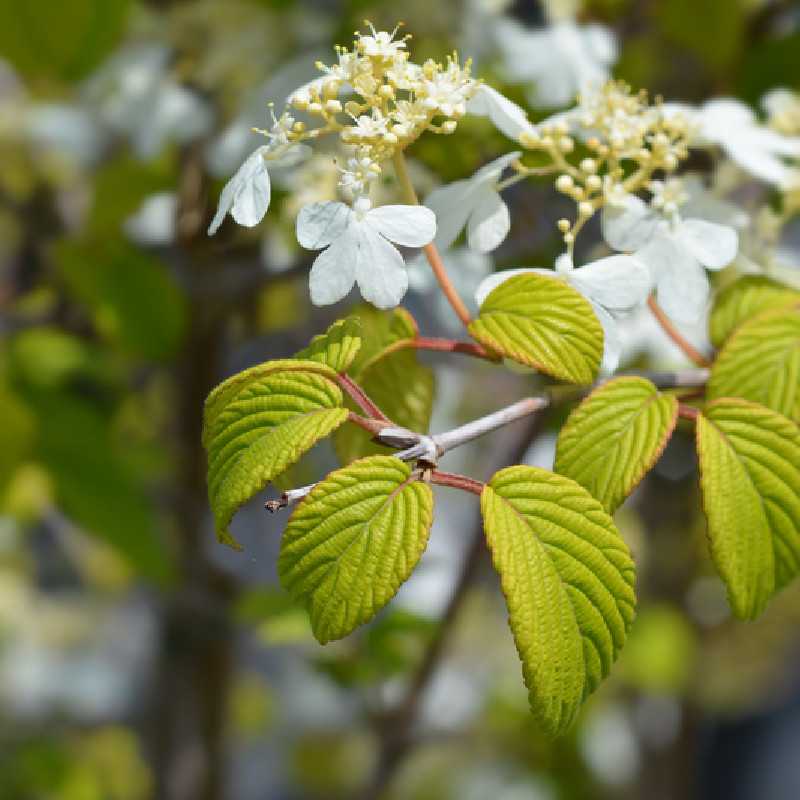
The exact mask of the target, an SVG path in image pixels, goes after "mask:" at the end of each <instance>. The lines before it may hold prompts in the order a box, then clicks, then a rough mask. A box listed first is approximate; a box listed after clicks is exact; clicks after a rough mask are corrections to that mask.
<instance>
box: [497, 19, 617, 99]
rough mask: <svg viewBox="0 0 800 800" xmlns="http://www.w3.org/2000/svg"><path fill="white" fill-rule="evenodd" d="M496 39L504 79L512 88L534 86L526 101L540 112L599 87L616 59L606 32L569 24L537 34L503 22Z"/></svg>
mask: <svg viewBox="0 0 800 800" xmlns="http://www.w3.org/2000/svg"><path fill="white" fill-rule="evenodd" d="M496 36H497V42H498V45H499V46H500V48H501V50H502V53H503V58H504V69H505V73H506V76H507V77H508V79H509V80H510V81H512V82H519V83H529V82H532V84H533V85H532V87H531V90H530V92H529V93H528V98H529V100H530V102H531V104H532V105H533V106H536V107H538V108H558V107H560V106H565V105H568V104H569V103H572V102H573V101H574V100H575V96H576V95H577V94H578V93H579V92H580V91H581V90H583V89H585V88H587V87H599V86H600V85H602V84H603V83H605V82H606V81H607V80H608V78H609V75H610V67H611V65H612V64H613V63H614V61H616V58H617V44H616V40H615V39H614V36H613V34H612V33H611V32H610V31H609V30H608V29H607V28H605V27H603V26H602V25H584V26H578V25H576V24H575V21H574V20H572V19H561V20H558V21H556V22H555V23H554V24H553V25H550V26H549V27H547V28H541V29H538V30H528V29H526V28H524V27H523V26H522V25H520V24H519V23H518V22H516V21H514V20H511V19H502V20H499V21H498V22H497V28H496Z"/></svg>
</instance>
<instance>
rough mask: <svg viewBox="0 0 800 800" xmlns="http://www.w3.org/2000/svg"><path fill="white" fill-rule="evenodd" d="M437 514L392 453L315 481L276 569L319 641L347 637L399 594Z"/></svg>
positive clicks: (424, 486)
mask: <svg viewBox="0 0 800 800" xmlns="http://www.w3.org/2000/svg"><path fill="white" fill-rule="evenodd" d="M432 519H433V494H432V492H431V489H430V487H429V486H428V485H427V484H425V483H421V482H420V481H419V480H418V478H416V477H415V476H414V475H413V474H412V471H411V467H409V466H408V464H405V463H403V462H402V461H399V460H398V459H396V458H393V457H391V456H371V457H369V458H363V459H360V460H359V461H356V462H354V463H353V464H350V465H349V466H347V467H343V468H342V469H339V470H336V471H335V472H332V473H331V474H330V475H328V477H327V478H325V480H323V481H321V482H320V483H318V484H317V485H316V486H315V487H314V489H313V490H312V491H311V493H310V494H309V495H308V497H306V498H305V499H304V500H303V501H302V502H301V503H300V505H298V507H297V508H296V510H295V511H294V513H293V514H292V517H291V519H290V520H289V524H288V526H287V528H286V531H285V533H284V535H283V542H282V544H281V553H280V558H279V560H278V574H279V576H280V579H281V583H282V584H283V586H284V587H285V588H286V590H287V591H288V592H289V593H290V594H291V595H292V596H293V597H295V598H296V599H298V600H301V601H302V602H303V603H305V604H306V606H307V607H308V610H309V613H310V616H311V626H312V629H313V631H314V635H315V636H316V637H317V639H318V640H319V641H320V642H321V643H323V644H324V643H325V642H328V641H330V640H331V639H341V638H342V637H343V636H347V634H348V633H350V632H351V631H352V630H353V629H354V628H356V627H357V626H358V625H361V624H363V623H365V622H367V621H369V620H370V619H372V617H374V616H375V614H377V613H378V611H380V609H381V608H383V607H384V606H385V605H386V603H388V602H389V600H390V599H391V598H392V597H394V595H395V593H396V592H397V590H398V589H399V588H400V585H401V584H402V583H403V581H405V580H406V578H408V576H409V575H410V574H411V571H412V570H413V569H414V567H415V566H416V564H417V562H418V561H419V558H420V556H421V555H422V553H423V551H424V550H425V546H426V545H427V543H428V532H429V530H430V526H431V522H432Z"/></svg>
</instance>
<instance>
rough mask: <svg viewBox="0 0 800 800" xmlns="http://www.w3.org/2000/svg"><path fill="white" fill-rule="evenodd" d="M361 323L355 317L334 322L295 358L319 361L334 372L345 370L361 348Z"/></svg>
mask: <svg viewBox="0 0 800 800" xmlns="http://www.w3.org/2000/svg"><path fill="white" fill-rule="evenodd" d="M360 333H361V323H360V322H359V320H358V319H357V318H355V317H348V318H347V319H340V320H339V321H338V322H334V323H333V325H331V326H330V328H328V330H327V331H326V332H325V333H322V334H320V335H319V336H315V337H314V338H313V339H312V340H311V344H310V345H309V346H308V347H306V348H305V349H304V350H301V351H300V352H299V353H296V354H295V358H298V359H306V360H308V361H318V362H319V363H320V364H325V365H327V366H329V367H330V368H331V369H332V370H333V371H334V372H345V371H346V370H347V369H348V367H350V365H351V364H352V363H353V360H354V359H355V357H356V356H357V355H358V351H359V349H360V348H361V336H360Z"/></svg>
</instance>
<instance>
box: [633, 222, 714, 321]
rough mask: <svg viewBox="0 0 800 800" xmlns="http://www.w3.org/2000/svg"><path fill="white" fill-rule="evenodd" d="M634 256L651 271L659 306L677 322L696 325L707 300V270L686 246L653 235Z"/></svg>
mask: <svg viewBox="0 0 800 800" xmlns="http://www.w3.org/2000/svg"><path fill="white" fill-rule="evenodd" d="M636 257H637V258H638V259H639V260H640V261H642V262H643V263H644V264H646V265H647V266H648V267H649V268H650V272H651V274H652V276H653V279H654V280H655V283H656V291H657V299H658V304H659V305H660V306H661V308H663V309H664V311H665V312H666V313H667V314H668V315H669V316H670V317H671V318H672V319H674V320H676V321H677V322H696V321H697V320H698V319H699V318H700V317H701V316H702V313H703V311H704V309H705V306H706V302H707V300H708V278H707V277H706V271H705V269H703V267H702V266H701V265H700V263H699V262H698V261H697V259H696V258H695V257H694V256H693V255H692V253H691V252H690V251H689V250H687V249H686V248H685V247H682V246H681V245H680V244H679V243H678V242H677V241H676V240H675V239H674V238H673V237H672V236H670V235H668V234H666V233H660V234H656V236H654V237H653V238H652V239H651V240H650V242H649V243H648V244H647V245H646V246H645V247H644V248H643V249H642V250H640V251H639V252H638V253H637V254H636Z"/></svg>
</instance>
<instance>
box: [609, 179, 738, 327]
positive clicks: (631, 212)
mask: <svg viewBox="0 0 800 800" xmlns="http://www.w3.org/2000/svg"><path fill="white" fill-rule="evenodd" d="M654 188H655V189H656V193H655V194H654V197H655V198H658V199H659V200H660V202H657V204H656V205H657V206H660V207H661V210H658V209H657V208H653V207H651V206H648V205H647V204H646V203H645V202H644V201H643V200H641V198H639V197H636V196H635V195H625V196H622V197H620V196H615V197H614V201H613V202H611V203H607V204H606V205H605V206H604V208H603V214H602V217H601V221H602V229H603V237H604V238H605V240H606V242H608V244H609V245H610V246H611V247H613V248H614V249H615V250H623V251H635V256H636V258H637V259H638V260H639V261H641V262H642V263H643V264H645V265H646V266H647V267H648V268H649V269H650V272H651V275H652V280H653V283H654V284H655V287H656V293H657V298H658V302H659V305H660V306H661V307H662V308H663V309H664V311H665V312H666V313H667V314H668V315H669V316H670V317H672V318H673V319H675V320H677V321H678V322H686V323H691V322H695V321H697V320H698V319H699V318H700V317H701V315H702V313H703V311H704V310H705V306H706V302H707V300H708V294H709V285H708V277H707V276H706V270H707V269H710V270H719V269H722V268H723V267H725V266H727V265H728V264H730V263H731V262H732V261H733V259H734V258H735V257H736V252H737V250H738V246H739V245H738V242H739V237H738V235H737V233H736V231H735V230H734V229H733V228H731V227H729V226H728V225H720V224H717V223H715V222H708V221H706V220H703V219H694V218H692V219H683V218H682V217H681V215H680V213H679V211H678V208H677V205H678V203H677V202H676V198H678V197H679V194H678V190H677V188H676V185H675V184H673V191H672V192H671V193H668V194H667V195H665V187H664V186H658V185H656V186H655V187H654ZM665 196H666V197H667V198H668V199H666V200H665V199H664V198H665ZM672 206H675V208H673V207H672Z"/></svg>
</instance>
